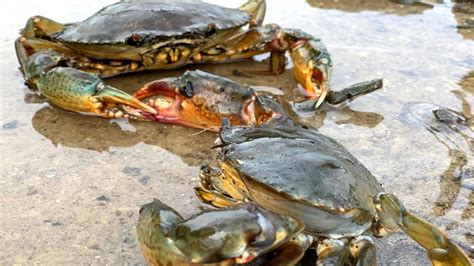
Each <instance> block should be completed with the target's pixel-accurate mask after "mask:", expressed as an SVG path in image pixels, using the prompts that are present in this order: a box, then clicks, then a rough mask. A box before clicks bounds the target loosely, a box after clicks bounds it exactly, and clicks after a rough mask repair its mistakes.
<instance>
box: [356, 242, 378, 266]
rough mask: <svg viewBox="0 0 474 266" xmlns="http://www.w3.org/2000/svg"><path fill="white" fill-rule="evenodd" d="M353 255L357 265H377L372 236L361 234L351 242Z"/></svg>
mask: <svg viewBox="0 0 474 266" xmlns="http://www.w3.org/2000/svg"><path fill="white" fill-rule="evenodd" d="M350 251H351V256H352V259H353V261H354V265H356V266H376V265H377V255H376V254H375V245H374V241H373V240H372V238H370V237H367V236H360V237H357V238H355V239H353V240H352V241H351V243H350Z"/></svg>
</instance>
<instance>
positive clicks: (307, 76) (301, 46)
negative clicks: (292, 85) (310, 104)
mask: <svg viewBox="0 0 474 266" xmlns="http://www.w3.org/2000/svg"><path fill="white" fill-rule="evenodd" d="M284 34H285V35H286V37H285V38H286V39H287V41H288V43H289V47H290V56H291V59H292V61H293V64H294V66H295V67H294V73H295V77H296V80H298V82H299V83H300V84H302V85H303V87H304V89H305V92H306V94H307V96H308V97H310V98H317V99H318V101H317V102H316V106H315V108H317V107H319V106H320V105H321V104H322V103H323V102H324V100H325V99H326V96H327V94H328V92H329V81H330V79H331V71H332V60H331V56H330V54H329V53H328V51H327V50H326V48H325V47H324V45H323V44H322V43H321V42H320V41H319V40H317V39H314V38H311V37H310V36H307V35H306V34H305V33H302V32H299V31H295V30H285V32H284Z"/></svg>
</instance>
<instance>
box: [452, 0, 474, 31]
mask: <svg viewBox="0 0 474 266" xmlns="http://www.w3.org/2000/svg"><path fill="white" fill-rule="evenodd" d="M456 2H457V3H456V4H455V5H454V6H453V9H452V12H453V14H454V17H455V18H456V22H457V24H458V25H457V31H458V33H459V34H461V35H462V36H463V37H464V38H465V39H469V40H474V2H472V1H466V0H464V1H462V0H458V1H456Z"/></svg>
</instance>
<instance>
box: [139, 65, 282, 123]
mask: <svg viewBox="0 0 474 266" xmlns="http://www.w3.org/2000/svg"><path fill="white" fill-rule="evenodd" d="M134 97H136V98H137V99H139V100H142V101H144V100H146V99H148V105H150V106H152V107H153V108H155V110H156V112H157V114H156V115H151V114H149V115H146V118H147V119H149V120H156V121H158V122H161V123H171V124H180V125H184V126H188V127H194V128H202V129H208V130H212V131H218V130H219V128H220V124H221V119H222V118H227V119H229V120H230V123H231V124H232V125H262V124H281V123H291V122H290V120H289V119H288V117H287V115H286V113H285V112H284V111H283V109H282V107H281V106H280V105H279V104H278V103H277V102H276V101H274V100H273V99H271V98H270V97H266V96H263V95H259V94H258V93H257V92H255V91H254V90H253V89H251V88H247V87H244V86H242V85H240V84H238V83H236V82H234V81H231V80H229V79H226V78H223V77H219V76H216V75H212V74H209V73H206V72H203V71H187V72H186V73H185V74H183V75H182V76H181V77H179V78H167V79H162V80H157V81H153V82H151V83H148V84H146V85H145V86H144V87H143V88H141V89H139V90H138V91H137V92H135V94H134Z"/></svg>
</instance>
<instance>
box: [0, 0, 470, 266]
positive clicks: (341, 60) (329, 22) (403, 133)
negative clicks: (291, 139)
mask: <svg viewBox="0 0 474 266" xmlns="http://www.w3.org/2000/svg"><path fill="white" fill-rule="evenodd" d="M109 2H111V1H103V2H101V3H99V2H98V1H86V2H84V1H83V2H81V5H79V4H72V3H69V2H64V1H42V2H41V5H35V6H33V5H31V4H28V3H27V2H26V1H15V2H14V3H4V8H2V12H4V13H5V14H2V16H0V17H1V21H2V23H1V28H0V30H1V32H2V33H3V35H2V36H1V39H0V57H1V58H2V65H1V69H0V84H1V90H0V99H1V100H0V103H1V114H0V117H1V118H0V126H1V128H0V135H1V138H0V142H1V143H0V147H1V148H0V149H1V165H0V171H1V172H0V173H1V175H0V176H1V177H0V214H1V216H0V217H1V218H0V250H2V252H0V264H11V263H20V264H26V263H32V262H33V263H41V264H46V263H48V264H51V263H52V264H69V263H71V264H72V263H74V264H79V263H87V264H90V263H94V264H104V263H109V264H115V263H120V264H143V263H144V262H143V260H142V258H141V255H140V253H139V250H138V248H137V243H136V240H135V231H134V230H135V229H134V225H135V223H136V220H137V214H138V209H139V207H140V206H141V205H142V204H144V203H146V202H149V201H150V200H151V199H152V198H153V197H157V198H160V199H162V200H163V201H165V202H167V203H168V204H170V205H172V206H173V207H175V208H176V209H177V210H179V211H181V212H182V213H183V214H184V215H189V214H191V213H192V212H193V211H196V210H197V207H198V206H199V205H200V204H199V203H198V202H197V201H196V199H195V197H194V195H193V193H192V190H191V188H192V187H193V186H195V185H197V183H198V180H197V173H198V169H199V166H200V165H201V164H204V163H206V162H209V161H210V160H212V158H213V155H212V151H210V150H209V147H210V146H211V143H212V141H213V139H214V137H215V135H214V134H212V133H208V132H204V133H202V132H199V131H198V130H194V129H188V128H183V127H178V126H169V125H159V124H153V123H144V122H142V123H140V122H131V123H129V122H127V121H122V120H118V121H110V120H106V119H101V118H96V117H88V116H83V115H79V114H74V113H69V112H66V111H62V110H58V109H56V108H53V107H51V106H49V105H48V104H47V103H44V102H43V101H42V99H41V98H40V97H38V96H35V95H34V93H33V92H32V91H30V90H28V89H27V88H26V87H25V86H24V85H23V80H22V77H21V74H20V72H19V71H18V70H17V62H16V59H15V55H14V50H13V41H14V39H15V38H16V36H17V30H18V29H19V28H21V27H22V26H23V25H24V23H25V22H26V20H27V19H28V17H30V16H32V15H36V14H41V15H44V16H47V17H50V18H53V19H55V20H57V21H61V22H63V21H64V22H69V21H77V20H80V19H83V18H85V17H87V15H89V14H91V13H92V12H94V11H96V10H98V9H99V8H100V7H101V6H103V5H106V4H107V3H109ZM215 2H216V3H217V2H221V1H215ZM275 2H276V1H275ZM363 2H364V3H371V2H372V1H363ZM373 2H374V3H377V4H372V5H371V4H361V3H357V2H353V1H341V0H340V1H312V0H308V1H307V2H304V1H296V0H295V1H291V4H288V2H286V1H285V2H281V4H277V3H269V6H268V11H267V18H266V21H267V22H276V23H278V24H280V25H281V26H284V27H293V28H301V29H303V30H305V31H307V32H309V33H311V34H314V35H316V36H318V37H320V38H322V40H323V41H324V43H325V44H326V46H327V47H328V49H329V51H330V52H331V54H332V56H333V60H334V62H335V66H334V72H333V79H332V88H333V89H335V90H337V89H341V88H343V87H345V86H348V85H350V84H353V83H356V82H361V81H365V80H369V79H374V78H384V80H385V84H386V86H385V88H384V89H383V90H382V91H379V92H376V93H374V94H372V95H369V96H365V97H363V98H360V99H357V100H356V101H353V102H351V103H350V104H348V105H346V106H340V107H331V106H325V107H324V108H323V109H322V110H321V111H320V112H318V113H317V114H314V115H312V116H308V115H307V114H306V115H305V116H302V117H301V118H300V121H301V122H302V123H305V124H308V125H311V126H314V127H318V128H319V129H320V130H321V132H323V133H325V134H327V135H329V136H331V137H333V138H335V139H337V140H338V141H340V142H342V143H343V144H344V145H345V146H346V147H347V148H348V149H349V150H350V151H351V152H353V153H354V155H356V157H358V158H359V159H360V160H361V161H362V162H363V163H364V164H365V165H366V166H367V167H368V168H369V170H371V171H372V173H373V174H374V175H375V176H376V177H377V178H378V179H379V180H380V182H381V183H382V184H383V185H384V187H385V189H386V190H387V191H389V192H392V193H395V194H396V195H397V196H398V197H399V198H400V199H401V200H402V201H403V202H404V203H405V204H406V206H407V207H408V208H409V209H411V210H413V211H414V212H415V213H417V214H419V215H420V216H422V217H424V218H426V219H427V220H429V221H431V222H432V223H434V224H436V225H438V226H439V227H440V228H442V229H444V230H446V232H447V233H448V234H449V235H450V236H451V237H452V238H453V239H454V240H455V241H456V242H457V243H459V244H460V245H462V246H463V247H464V248H465V249H466V250H467V251H468V252H470V254H471V255H472V254H473V249H474V231H473V230H472V228H474V207H473V206H474V202H473V201H474V196H473V195H474V194H473V191H472V190H471V189H472V186H473V177H474V176H473V175H474V174H473V173H474V170H473V169H474V162H473V146H474V145H473V138H474V133H473V130H474V125H473V118H472V117H473V115H472V112H473V110H472V106H473V104H474V72H473V70H474V52H473V51H474V42H473V40H472V39H471V37H470V36H472V35H469V32H466V30H460V29H457V28H456V23H457V21H458V22H459V21H461V19H460V18H459V16H460V14H459V10H458V11H456V12H455V14H453V13H452V6H453V4H451V3H445V4H434V6H433V7H427V6H400V5H397V4H393V3H391V2H388V1H385V2H384V1H373ZM351 3H352V4H351ZM226 4H227V5H228V6H237V5H238V3H234V2H233V1H232V2H231V1H229V3H226ZM5 5H7V6H6V7H5ZM455 15H456V16H455ZM461 16H462V17H463V18H465V17H469V16H472V14H468V13H466V12H464V13H462V12H461ZM456 19H457V20H456ZM290 66H291V64H290V65H289V67H290ZM197 67H199V68H200V69H202V70H205V71H209V72H212V73H215V74H219V75H223V76H227V77H230V78H232V79H234V80H237V81H239V82H241V83H243V84H247V85H263V86H272V87H276V88H280V89H282V90H283V91H284V92H285V93H286V94H285V96H284V97H282V98H283V99H285V100H294V99H301V96H300V95H298V89H297V87H296V83H295V81H294V78H293V76H292V73H291V71H287V72H285V73H284V74H282V75H279V76H276V77H267V76H253V77H237V76H234V75H233V74H232V73H233V72H234V71H235V70H239V71H245V70H249V69H251V70H252V69H255V70H258V69H263V68H265V67H266V64H265V63H264V62H256V61H245V62H237V63H231V64H219V65H201V66H191V67H188V68H187V69H195V68H197ZM182 71H183V70H182V69H181V70H177V71H165V72H160V73H144V74H139V75H128V76H125V77H120V78H113V79H109V80H107V82H108V83H110V84H112V85H114V86H117V87H120V88H122V89H125V90H128V91H133V90H134V89H135V88H137V87H139V85H141V84H144V83H145V82H148V81H151V80H154V79H157V78H160V77H166V76H179V75H180V74H181V73H182ZM439 108H450V109H452V110H454V111H457V112H458V113H459V114H461V115H463V116H464V117H466V120H465V121H463V122H461V123H454V124H449V123H445V122H441V121H439V120H437V119H436V118H435V117H434V115H433V113H432V111H433V110H436V109H439ZM377 245H378V258H379V261H380V262H382V263H383V264H391V265H420V264H427V263H428V261H427V258H426V256H425V255H424V252H423V250H422V249H421V248H420V247H418V246H417V245H416V243H414V242H413V241H412V240H411V239H409V238H407V237H406V236H405V235H403V234H401V233H399V234H396V235H394V236H391V237H388V238H385V239H382V240H377Z"/></svg>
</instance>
